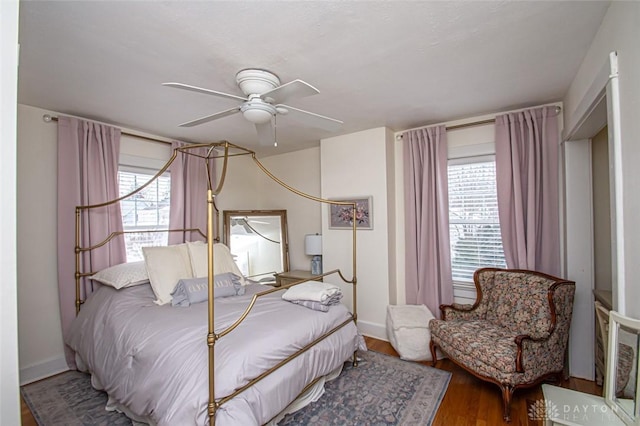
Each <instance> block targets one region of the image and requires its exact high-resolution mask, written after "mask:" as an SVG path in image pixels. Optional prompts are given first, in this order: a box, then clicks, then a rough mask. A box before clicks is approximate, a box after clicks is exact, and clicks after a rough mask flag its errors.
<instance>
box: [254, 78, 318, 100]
mask: <svg viewBox="0 0 640 426" xmlns="http://www.w3.org/2000/svg"><path fill="white" fill-rule="evenodd" d="M318 93H320V91H319V90H318V89H316V88H315V87H313V86H312V85H310V84H309V83H306V82H304V81H302V80H293V81H290V82H289V83H285V84H283V85H281V86H278V87H276V88H275V89H271V90H269V91H267V92H264V93H262V94H261V95H260V97H261V98H262V99H267V98H270V99H273V100H272V101H271V102H272V103H280V102H284V101H286V100H287V99H291V98H304V97H305V96H311V95H317V94H318Z"/></svg>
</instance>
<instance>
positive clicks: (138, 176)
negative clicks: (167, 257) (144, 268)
mask: <svg viewBox="0 0 640 426" xmlns="http://www.w3.org/2000/svg"><path fill="white" fill-rule="evenodd" d="M153 176H154V174H149V173H141V172H131V171H123V170H120V171H119V172H118V182H119V190H120V196H121V197H122V196H123V195H127V194H129V193H130V192H132V191H134V190H135V189H136V188H139V187H141V186H142V185H144V184H145V183H147V182H148V181H149V179H151V178H152V177H153ZM170 196H171V177H170V175H169V174H168V173H167V174H165V175H163V176H160V177H159V178H158V179H156V180H155V181H154V182H153V183H151V185H149V186H148V187H146V188H145V189H143V190H142V191H140V192H138V193H137V194H135V195H134V196H133V197H129V198H127V199H124V200H122V201H120V209H121V210H122V223H123V226H124V230H125V231H147V230H156V229H166V228H168V226H169V208H170ZM167 241H168V235H167V233H166V232H146V233H145V232H142V233H133V234H125V244H126V248H127V261H129V262H132V261H136V260H143V256H142V249H141V248H142V247H144V246H159V245H167Z"/></svg>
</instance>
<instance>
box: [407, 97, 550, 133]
mask: <svg viewBox="0 0 640 426" xmlns="http://www.w3.org/2000/svg"><path fill="white" fill-rule="evenodd" d="M527 109H529V108H527ZM519 111H524V110H516V111H510V112H505V113H504V114H509V113H513V112H519ZM560 111H562V107H560V106H558V105H556V114H559V113H560ZM495 122H496V119H495V118H488V119H486V120H479V121H472V122H470V123H463V124H455V125H453V126H445V129H446V130H458V129H464V128H466V127H475V126H482V125H483V124H491V123H495ZM431 126H437V124H431V125H428V126H421V127H416V128H414V129H408V130H405V132H407V131H409V130H418V129H424V128H426V127H431ZM396 139H397V140H400V139H402V134H400V135H398V136H397V137H396Z"/></svg>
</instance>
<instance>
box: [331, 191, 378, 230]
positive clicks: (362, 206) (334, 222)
mask: <svg viewBox="0 0 640 426" xmlns="http://www.w3.org/2000/svg"><path fill="white" fill-rule="evenodd" d="M331 200H332V201H345V202H348V203H356V212H355V219H354V217H353V216H354V215H353V208H352V206H350V205H347V206H345V205H337V204H329V229H353V221H354V220H355V222H356V228H357V229H373V204H372V197H354V198H332V199H331Z"/></svg>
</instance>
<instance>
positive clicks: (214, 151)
mask: <svg viewBox="0 0 640 426" xmlns="http://www.w3.org/2000/svg"><path fill="white" fill-rule="evenodd" d="M199 148H206V152H207V154H206V155H205V156H203V155H200V154H198V153H197V152H194V150H196V149H199ZM220 151H223V153H222V154H221V153H220ZM178 153H181V154H183V155H193V156H196V157H199V158H201V159H202V160H203V162H204V167H205V168H206V171H207V176H208V189H207V231H206V233H203V232H202V231H201V230H200V229H196V228H189V229H161V230H150V231H118V232H112V233H111V234H109V235H108V236H107V237H106V238H105V239H104V240H102V241H101V242H99V243H97V244H94V245H92V246H89V247H82V246H81V240H82V238H81V232H82V229H81V220H82V217H83V214H88V212H89V211H91V210H92V209H95V208H100V207H106V206H108V205H112V204H115V203H118V202H120V201H122V200H124V199H126V198H129V197H131V196H133V195H135V194H136V193H138V192H140V191H142V190H143V189H144V188H145V187H147V186H148V185H150V184H151V183H152V182H153V181H155V180H156V179H157V178H158V177H160V176H161V175H162V174H163V173H164V172H166V171H167V169H168V168H169V166H170V165H171V164H172V163H173V161H174V160H175V159H176V157H177V155H178ZM244 155H250V156H251V158H252V159H253V161H254V163H255V164H256V165H257V166H258V168H259V169H260V170H262V171H263V172H264V173H265V174H266V175H267V176H268V177H269V178H271V179H272V180H273V181H275V182H276V183H277V184H279V185H280V186H282V187H283V188H285V189H287V190H289V191H291V192H293V193H295V194H297V195H299V196H301V197H304V198H307V199H309V200H312V201H316V202H319V203H325V204H334V205H341V206H350V207H351V209H352V214H353V217H355V211H356V204H355V203H354V202H345V201H334V200H328V199H324V198H320V197H316V196H313V195H309V194H306V193H304V192H302V191H299V190H297V189H295V188H293V187H291V186H289V185H287V184H286V183H284V182H283V181H281V180H280V179H278V178H277V177H276V176H274V175H273V174H272V173H271V172H270V171H269V170H267V169H266V168H265V167H264V166H263V165H262V163H261V162H260V161H259V160H258V159H257V158H256V154H255V152H254V151H251V150H249V149H246V148H243V147H240V146H238V145H234V144H232V143H230V142H228V141H219V142H212V143H204V144H192V145H187V146H182V147H178V148H174V149H173V154H172V156H171V158H170V159H169V160H168V161H167V163H165V165H164V166H163V167H162V168H161V169H160V170H159V171H158V172H157V173H156V174H155V175H154V176H153V177H152V178H151V179H150V180H149V181H148V182H147V183H145V184H144V185H142V186H140V187H139V188H137V189H135V190H134V191H132V192H130V193H129V194H126V195H124V196H121V197H119V198H116V199H114V200H110V201H106V202H103V203H99V204H92V205H84V206H76V208H75V215H76V226H75V267H76V268H75V269H76V272H75V286H76V315H77V314H78V313H79V312H80V307H81V306H82V304H83V303H84V301H85V299H84V298H83V295H82V291H81V290H82V286H81V281H82V280H83V279H84V278H86V277H88V276H90V275H92V274H93V273H95V272H97V271H91V272H84V271H83V268H82V266H83V265H82V254H83V253H86V252H90V251H91V250H95V249H97V248H99V247H102V246H104V245H106V244H107V243H109V242H110V241H111V240H112V239H114V238H116V237H117V236H119V235H123V234H128V233H148V232H197V233H199V234H200V235H201V236H203V237H204V238H206V240H207V255H208V333H207V336H206V344H207V346H208V356H209V403H208V406H207V412H208V415H209V424H210V425H212V426H213V425H215V415H216V412H217V410H218V409H219V408H220V406H221V405H222V404H224V403H225V402H227V401H229V400H230V399H232V398H234V397H235V396H236V395H238V394H240V393H241V392H243V391H245V390H246V389H248V388H249V387H251V386H253V385H254V384H255V383H257V382H258V381H260V380H262V379H263V378H265V377H267V376H268V375H269V374H271V373H273V372H274V371H276V370H278V369H279V368H280V367H282V366H284V365H286V364H287V363H288V362H290V361H291V360H293V359H295V358H297V357H298V356H300V355H301V354H303V353H304V352H306V351H307V350H309V349H310V348H311V347H313V346H314V345H316V344H317V343H319V342H320V341H322V340H324V339H325V338H327V337H329V336H330V335H332V334H333V333H335V332H336V331H338V330H340V329H341V328H342V327H344V326H346V325H347V324H348V323H350V322H351V321H353V322H354V324H355V323H356V321H357V291H356V289H357V274H356V223H355V221H353V224H352V242H353V243H352V244H353V250H352V256H353V257H352V267H353V277H352V278H351V279H347V278H345V276H344V275H343V273H342V271H340V270H339V269H335V270H332V271H329V272H326V273H323V274H321V275H319V277H325V276H329V275H333V274H338V276H339V277H340V279H341V280H342V281H343V282H344V283H346V284H351V285H352V287H351V288H352V312H351V314H350V318H348V319H347V320H345V321H344V322H342V323H341V324H339V325H337V326H336V327H334V328H333V329H331V330H329V331H328V332H327V333H325V334H324V335H322V336H320V337H318V338H317V339H315V340H314V341H312V342H310V343H308V344H307V345H306V346H304V347H302V348H301V349H299V350H298V351H297V352H295V353H293V354H291V355H289V356H288V357H287V358H285V359H283V360H281V361H280V362H278V363H277V364H276V365H274V366H273V367H271V368H270V369H268V370H267V371H265V372H263V373H262V374H260V375H259V376H257V377H255V378H254V379H252V380H250V381H249V383H247V384H246V385H244V386H242V387H240V388H238V389H236V390H235V391H233V392H232V393H231V394H229V395H226V396H224V397H221V398H218V399H216V398H215V375H214V372H215V350H214V349H215V344H216V342H217V341H218V340H220V339H221V338H223V337H224V336H226V335H227V334H229V333H231V332H232V331H233V330H235V329H236V328H237V327H238V326H239V325H240V323H241V322H242V321H243V320H244V319H245V318H246V317H247V316H248V315H249V313H250V312H251V310H252V308H253V306H254V305H255V303H256V301H257V300H258V299H259V298H260V297H262V296H265V295H267V294H270V293H273V292H276V291H280V290H282V289H287V288H289V287H293V286H295V285H298V284H300V283H302V282H304V280H299V281H296V282H293V283H291V284H288V285H283V286H281V287H276V288H272V289H268V290H265V291H261V292H259V293H256V294H255V295H254V296H253V297H252V299H251V301H250V302H249V304H248V306H247V307H246V309H245V310H244V312H243V313H242V314H241V315H240V317H239V318H238V319H237V320H236V321H235V322H234V323H233V324H232V325H231V326H229V327H228V328H227V329H225V330H223V331H221V332H220V333H215V317H214V312H215V305H214V297H213V292H214V284H213V277H214V270H213V269H214V268H213V265H214V262H213V261H214V250H213V246H214V243H216V242H218V241H219V236H218V235H219V234H218V229H219V228H218V220H217V212H218V209H217V207H216V205H215V197H216V196H217V195H218V194H219V193H220V192H221V190H222V187H223V185H224V181H225V177H226V173H227V166H228V161H229V158H230V157H235V156H244ZM220 159H221V160H222V172H221V177H220V180H219V182H218V184H217V186H216V188H215V189H214V188H212V184H211V182H212V179H211V169H210V160H220ZM85 298H86V297H85ZM356 355H357V350H356V351H354V354H353V365H354V366H357V364H358V358H357V356H356ZM319 379H320V378H318V379H316V380H314V381H312V382H311V383H309V384H308V385H307V386H306V387H305V388H304V389H303V390H302V392H301V393H300V395H302V394H303V393H304V392H305V391H307V390H308V389H309V388H310V387H312V386H313V385H314V384H315V383H316V382H317V381H318V380H319Z"/></svg>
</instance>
